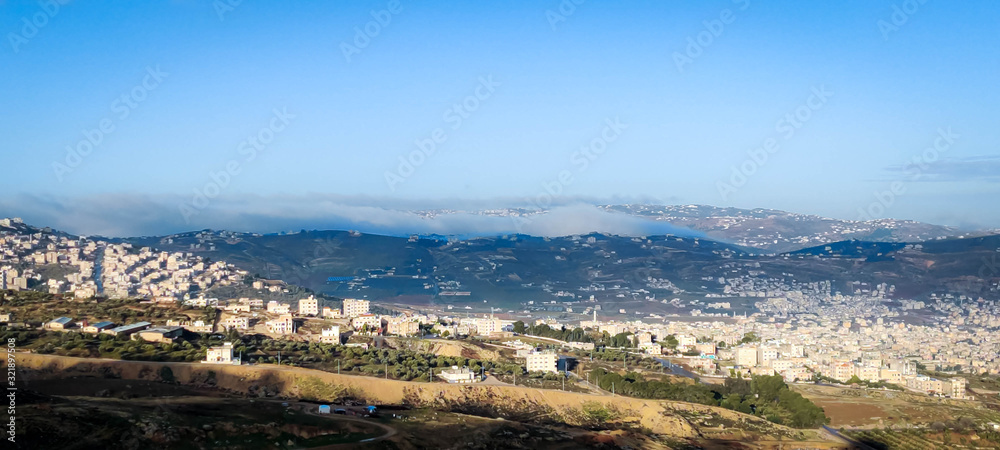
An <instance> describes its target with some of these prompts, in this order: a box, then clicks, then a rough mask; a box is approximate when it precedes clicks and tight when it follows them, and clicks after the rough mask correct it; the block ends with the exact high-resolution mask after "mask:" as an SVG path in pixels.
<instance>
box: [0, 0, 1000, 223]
mask: <svg viewBox="0 0 1000 450" xmlns="http://www.w3.org/2000/svg"><path fill="white" fill-rule="evenodd" d="M53 4H57V3H54V2H41V3H38V2H19V1H10V0H7V1H2V2H0V10H2V11H3V13H2V14H0V33H2V34H3V40H2V41H0V65H2V67H3V68H4V70H2V71H0V121H2V123H3V124H4V125H5V126H4V131H5V133H4V139H3V140H2V141H0V167H3V168H5V169H6V170H4V176H3V177H0V193H2V194H0V215H25V216H29V217H30V216H31V215H32V214H36V215H37V216H38V217H41V216H42V215H41V213H39V212H38V211H37V210H38V209H39V208H46V207H49V208H68V206H67V205H73V204H83V203H86V204H87V205H90V206H89V207H88V211H90V212H92V213H93V214H98V215H103V214H108V213H109V212H110V211H112V210H114V209H115V208H128V207H129V205H136V204H143V205H145V206H144V208H149V206H148V205H149V204H155V205H157V206H158V207H159V206H162V209H163V212H162V213H163V214H165V215H166V214H169V215H172V216H177V215H178V214H181V215H183V205H185V204H188V205H189V206H191V207H192V208H195V210H196V212H197V214H195V215H193V216H192V217H193V218H194V220H193V221H189V223H190V224H191V225H192V227H194V226H196V225H198V223H199V222H198V219H199V218H200V217H203V216H205V215H207V214H210V212H211V210H212V208H213V206H212V205H213V202H215V203H218V202H222V201H225V200H227V199H233V198H244V199H245V198H258V199H259V205H257V206H258V207H259V208H263V209H262V212H261V213H262V214H267V213H268V211H267V209H268V208H270V209H272V210H273V211H272V212H273V214H275V215H278V216H280V215H281V204H282V202H281V201H280V200H276V199H282V198H298V199H304V198H312V197H311V196H315V195H335V196H342V197H344V198H362V199H370V203H371V205H372V206H379V205H380V204H382V203H385V202H399V201H412V202H413V204H414V205H418V204H420V202H426V201H435V202H441V201H442V200H446V199H463V200H476V201H481V202H482V203H483V204H484V205H485V204H491V203H501V202H500V201H498V200H497V199H504V202H507V203H512V202H513V203H517V202H521V203H527V204H547V203H546V202H547V201H548V197H547V196H548V195H551V194H552V193H555V194H556V195H554V202H555V203H566V202H570V201H571V200H572V199H612V198H613V199H625V200H642V201H652V202H660V203H684V204H688V203H697V204H711V205H717V206H736V207H746V208H752V207H766V208H775V209H784V210H790V211H795V212H803V213H812V214H819V215H824V216H831V217H838V218H844V219H858V218H859V217H862V216H863V214H862V213H861V211H867V213H868V214H869V215H870V216H872V217H894V218H908V219H917V220H923V221H928V222H934V223H941V224H948V225H963V226H969V227H986V226H990V227H997V226H1000V212H998V211H997V210H996V209H995V208H994V207H993V206H994V205H995V204H996V199H997V196H998V194H1000V188H998V187H1000V183H998V181H1000V175H998V174H1000V160H998V157H1000V151H998V143H1000V124H998V119H1000V114H998V111H997V105H998V104H1000V94H998V89H997V80H1000V35H998V34H997V33H996V26H997V24H998V23H1000V7H997V6H996V4H995V3H993V2H988V1H976V2H961V3H957V4H956V3H944V2H937V1H933V0H932V1H927V2H926V3H923V4H920V3H918V2H915V1H914V2H901V1H851V2H837V3H835V4H834V3H829V4H827V3H823V4H816V5H813V4H810V5H808V6H805V5H804V4H803V3H801V2H790V1H789V2H766V3H765V2H761V1H754V0H750V1H749V2H744V1H728V0H727V1H708V2H629V3H628V4H627V5H625V4H620V3H617V2H615V3H612V2H596V1H592V0H588V1H583V2H581V3H580V4H578V5H577V4H576V3H574V2H572V0H565V1H563V2H559V1H530V2H529V1H524V2H504V3H503V4H502V5H501V4H500V3H485V2H476V3H475V4H472V3H471V2H430V4H427V3H416V2H413V3H410V2H405V1H404V2H398V4H397V3H392V2H387V1H384V2H322V1H313V2H255V1H250V0H244V1H243V2H242V3H240V4H238V5H236V6H234V7H232V8H229V7H223V6H220V5H227V4H228V3H226V0H221V1H218V2H210V1H194V0H190V1H185V0H176V1H172V2H129V3H125V2H76V1H74V2H68V3H67V4H65V5H62V4H59V5H60V6H59V7H58V8H53V7H52V6H51V5H53ZM568 5H573V7H572V8H570V7H568ZM914 6H916V7H915V8H914ZM560 8H562V9H560ZM895 8H898V11H897V9H895ZM389 9H393V10H395V12H391V11H389ZM373 11H374V12H375V16H379V17H380V18H381V19H382V21H383V22H386V18H387V17H388V22H387V23H385V24H384V25H377V26H376V23H375V22H374V21H375V20H376V18H375V17H373ZM907 11H908V12H907ZM894 14H895V17H894ZM894 19H895V22H894ZM32 20H34V21H35V25H26V24H28V23H30V22H31V21H32ZM880 22H881V23H880ZM38 24H41V26H36V25H38ZM366 27H367V29H368V30H369V33H367V34H369V35H368V36H366V39H367V41H368V42H367V43H365V42H364V41H357V42H356V40H355V39H356V35H357V33H358V31H356V30H361V33H362V34H366V33H365V29H366ZM371 31H377V33H371ZM713 31H714V34H713ZM689 39H690V40H689ZM698 39H701V42H702V44H707V45H700V44H699V45H698V48H695V47H692V46H691V44H690V42H697V41H698ZM358 42H360V43H361V44H362V45H361V46H359V45H356V44H357V43H358ZM365 44H367V45H365ZM345 45H351V46H355V49H356V50H357V51H356V52H352V53H351V54H350V57H349V58H348V57H345V52H344V46H345ZM678 58H681V59H680V61H681V63H680V65H681V66H682V67H679V64H678V61H679V59H678ZM684 58H687V59H684ZM150 74H157V75H156V76H152V75H150ZM484 80H487V81H486V82H485V83H486V85H487V86H486V87H484ZM489 80H492V81H489ZM144 83H145V85H144ZM477 89H478V90H477ZM815 92H827V93H828V95H826V96H825V97H824V98H823V99H822V100H819V99H817V98H814V96H815V94H814V93H815ZM477 94H478V97H477ZM122 95H125V96H126V97H129V96H134V98H132V99H131V100H127V101H122V100H121V96H122ZM456 104H457V105H462V104H464V105H466V106H464V107H461V106H460V108H462V109H463V111H458V110H456V109H455V105H456ZM810 105H812V107H810ZM469 106H472V108H471V110H469V111H464V110H465V109H470V108H469ZM276 111H277V112H276ZM126 113H127V115H126ZM796 113H798V114H799V115H800V118H802V117H807V120H804V121H801V123H799V126H796V127H795V128H794V130H795V131H794V133H793V134H791V133H786V132H784V131H782V128H781V124H782V120H783V118H786V116H787V115H789V114H792V118H793V119H794V115H795V114H796ZM457 117H461V118H462V120H461V122H460V123H459V122H458V120H457ZM609 123H618V124H621V125H620V126H617V127H612V128H614V130H611V131H610V132H609V130H608V129H607V128H608V124H609ZM102 124H103V125H105V126H106V127H107V129H109V130H111V131H109V132H107V133H100V134H99V135H98V134H94V133H95V132H94V131H93V130H98V131H99V130H100V128H101V126H102ZM784 124H785V126H786V127H787V125H788V122H787V121H786V122H784ZM275 125H277V127H276V126H275ZM279 128H280V129H279ZM786 129H787V128H786ZM84 130H89V133H90V136H91V137H92V138H93V137H95V136H100V137H101V139H100V143H99V144H97V145H90V146H91V147H93V148H92V150H91V151H89V153H88V154H87V155H85V156H83V157H81V158H77V159H75V160H74V159H72V158H71V159H69V160H68V159H67V158H68V156H67V154H68V153H70V152H68V150H67V147H70V148H75V149H78V150H87V147H88V143H83V142H85V141H86V139H87V138H86V133H84ZM436 131H437V133H438V134H437V136H438V137H439V138H443V139H442V142H440V143H438V144H436V145H435V147H436V150H435V151H434V152H433V153H432V154H424V155H423V157H422V158H419V161H420V164H418V165H414V167H413V170H412V173H410V172H411V171H409V170H407V168H406V167H403V168H401V167H400V158H404V159H405V158H407V157H410V158H411V160H413V158H414V156H413V155H414V152H415V151H419V148H418V146H417V145H416V144H415V142H416V141H417V140H426V139H430V138H432V137H433V136H435V132H436ZM262 133H263V134H262ZM942 133H944V134H948V135H949V136H951V138H950V139H949V140H948V142H947V143H946V145H943V146H939V148H938V149H936V150H930V151H928V150H926V149H928V148H929V147H932V146H933V145H934V144H935V139H937V138H938V137H939V136H941V135H942ZM789 134H791V135H789ZM251 136H263V137H267V139H268V140H269V142H268V143H267V145H260V146H259V147H258V148H257V151H255V152H254V157H253V158H252V159H249V158H248V156H249V154H250V153H248V152H247V149H248V148H249V147H248V146H253V143H252V142H248V138H249V137H251ZM769 139H773V142H774V143H775V144H776V147H777V148H776V150H774V151H773V152H771V153H767V159H766V161H763V162H760V161H761V160H760V155H759V154H758V161H754V157H753V156H752V155H750V154H748V151H751V150H752V149H755V148H760V147H762V146H763V145H764V144H765V143H767V142H768V140H769ZM81 143H83V144H82V145H83V146H82V147H81ZM939 144H940V140H939ZM581 147H584V148H588V149H590V148H593V149H597V150H603V151H601V152H600V153H597V152H596V151H595V152H591V151H590V150H585V151H584V153H582V154H581V153H580V152H581ZM588 152H590V156H591V157H590V158H587V157H586V153H588ZM581 157H582V158H587V162H586V165H585V166H584V164H583V163H582V161H583V160H582V159H581ZM915 158H916V159H915ZM71 162H72V163H75V164H70V163H71ZM232 163H235V164H236V165H235V166H232V165H231V164H232ZM227 166H230V167H235V168H237V170H236V171H234V172H233V173H232V174H230V175H229V176H228V177H227V176H223V175H219V174H220V173H221V172H225V171H226V169H227ZM734 167H735V169H734ZM741 167H743V168H749V169H753V170H745V169H741ZM401 169H402V170H401ZM734 170H735V171H737V172H741V173H742V175H743V176H742V177H739V176H737V177H736V178H733V172H734ZM237 172H238V173H237ZM212 174H216V176H215V177H214V178H213V176H212ZM387 178H388V181H387ZM894 182H895V183H896V185H895V186H893V183H894ZM213 183H214V184H216V187H218V189H217V190H216V189H215V188H213V187H212V186H211V185H212V184H213ZM726 186H728V188H727V187H726ZM730 188H731V189H730ZM894 190H895V193H892V192H893V191H894ZM886 192H889V193H892V195H888V194H886ZM875 193H879V195H876V194H875ZM199 194H200V195H202V196H204V197H205V198H206V199H207V201H206V202H205V203H199V201H198V199H197V198H196V197H197V196H198V195H199ZM209 194H210V195H209ZM216 194H217V195H216ZM354 201H355V202H356V200H354ZM29 203H30V204H29ZM205 204H207V206H205ZM95 205H97V206H95ZM5 210H6V211H5ZM179 210H180V211H181V212H179ZM144 211H146V214H154V212H153V211H150V210H148V209H145V210H144ZM154 215H155V214H154ZM236 225H238V224H234V227H235V226H236Z"/></svg>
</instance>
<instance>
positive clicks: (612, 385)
mask: <svg viewBox="0 0 1000 450" xmlns="http://www.w3.org/2000/svg"><path fill="white" fill-rule="evenodd" d="M611 396H612V397H614V396H615V384H614V383H611Z"/></svg>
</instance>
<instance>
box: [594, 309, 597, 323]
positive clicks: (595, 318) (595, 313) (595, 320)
mask: <svg viewBox="0 0 1000 450" xmlns="http://www.w3.org/2000/svg"><path fill="white" fill-rule="evenodd" d="M594 325H595V326H596V325H597V310H596V309H595V310H594Z"/></svg>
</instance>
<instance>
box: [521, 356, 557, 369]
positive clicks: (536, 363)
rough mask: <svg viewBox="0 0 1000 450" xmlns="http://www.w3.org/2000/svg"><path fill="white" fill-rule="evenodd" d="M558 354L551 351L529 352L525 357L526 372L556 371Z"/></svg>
mask: <svg viewBox="0 0 1000 450" xmlns="http://www.w3.org/2000/svg"><path fill="white" fill-rule="evenodd" d="M558 367H559V355H557V354H556V352H553V351H541V352H537V351H536V352H531V353H528V355H527V356H526V357H525V368H526V369H527V370H528V372H553V373H555V372H558V371H559V369H558Z"/></svg>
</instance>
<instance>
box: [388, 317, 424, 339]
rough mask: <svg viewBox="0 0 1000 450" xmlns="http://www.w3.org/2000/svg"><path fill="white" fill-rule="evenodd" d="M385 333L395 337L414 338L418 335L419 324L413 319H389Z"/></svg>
mask: <svg viewBox="0 0 1000 450" xmlns="http://www.w3.org/2000/svg"><path fill="white" fill-rule="evenodd" d="M386 333H388V334H394V335H396V336H415V335H417V334H420V323H419V322H417V321H416V320H413V319H409V318H406V319H402V320H400V319H389V320H388V325H387V327H386Z"/></svg>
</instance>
